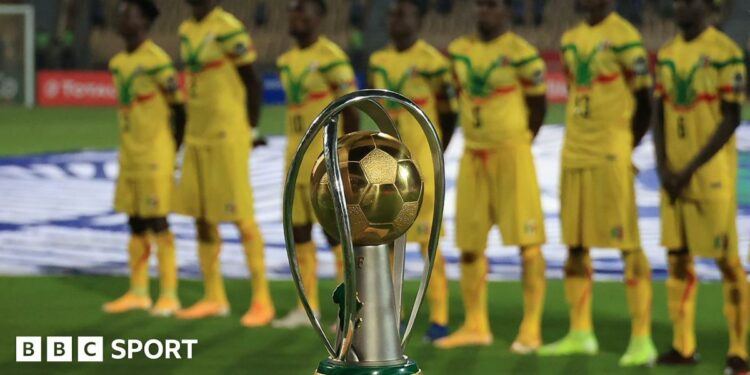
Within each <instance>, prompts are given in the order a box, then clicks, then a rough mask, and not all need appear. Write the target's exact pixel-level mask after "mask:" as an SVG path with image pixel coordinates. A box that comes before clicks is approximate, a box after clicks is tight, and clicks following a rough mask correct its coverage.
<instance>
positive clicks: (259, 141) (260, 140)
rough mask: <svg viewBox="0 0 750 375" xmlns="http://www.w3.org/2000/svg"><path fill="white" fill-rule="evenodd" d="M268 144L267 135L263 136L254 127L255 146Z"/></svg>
mask: <svg viewBox="0 0 750 375" xmlns="http://www.w3.org/2000/svg"><path fill="white" fill-rule="evenodd" d="M266 145H268V140H267V139H266V137H264V136H262V135H261V134H260V132H258V130H257V129H255V128H253V148H255V147H258V146H266Z"/></svg>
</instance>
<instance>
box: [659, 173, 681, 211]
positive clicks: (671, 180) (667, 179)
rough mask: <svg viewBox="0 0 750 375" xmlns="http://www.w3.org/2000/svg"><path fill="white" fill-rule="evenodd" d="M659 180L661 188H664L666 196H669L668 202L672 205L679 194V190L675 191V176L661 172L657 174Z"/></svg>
mask: <svg viewBox="0 0 750 375" xmlns="http://www.w3.org/2000/svg"><path fill="white" fill-rule="evenodd" d="M659 180H661V186H662V188H664V191H665V192H666V193H667V196H669V202H670V203H672V204H674V202H675V201H676V200H677V198H678V197H679V193H680V191H679V189H677V175H675V174H674V173H672V171H669V170H662V171H660V172H659Z"/></svg>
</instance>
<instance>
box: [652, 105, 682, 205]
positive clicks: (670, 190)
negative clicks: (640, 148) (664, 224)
mask: <svg viewBox="0 0 750 375" xmlns="http://www.w3.org/2000/svg"><path fill="white" fill-rule="evenodd" d="M651 132H652V133H653V138H654V151H655V153H656V170H657V172H658V173H659V181H660V182H661V185H662V188H664V191H666V192H667V194H668V195H669V197H670V199H671V200H672V201H673V202H674V200H675V199H676V198H677V192H676V191H675V190H674V174H673V173H672V171H671V170H670V169H669V165H668V163H667V145H666V142H665V137H664V102H663V101H662V99H661V98H660V97H657V98H656V99H655V100H654V111H653V115H652V116H651Z"/></svg>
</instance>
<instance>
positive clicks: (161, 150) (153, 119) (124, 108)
mask: <svg viewBox="0 0 750 375" xmlns="http://www.w3.org/2000/svg"><path fill="white" fill-rule="evenodd" d="M109 70H110V71H111V72H112V76H113V78H114V83H115V87H116V88H117V99H118V101H119V108H118V111H117V113H118V118H119V123H120V156H119V158H120V174H121V175H130V176H133V175H142V174H159V173H164V174H166V173H172V169H173V164H174V154H175V144H174V138H173V136H172V130H171V124H170V110H169V104H170V103H176V102H179V101H181V100H182V99H181V97H180V91H179V87H178V84H177V75H176V71H175V69H174V66H173V65H172V61H171V59H170V58H169V56H168V55H167V54H166V53H165V52H164V51H163V50H162V49H161V48H159V46H157V45H156V44H154V43H153V42H152V41H150V40H147V41H145V42H143V44H141V45H140V46H139V47H138V48H137V49H136V50H135V51H133V52H132V53H128V52H125V51H123V52H120V53H118V54H117V55H115V56H114V57H113V58H112V60H110V62H109Z"/></svg>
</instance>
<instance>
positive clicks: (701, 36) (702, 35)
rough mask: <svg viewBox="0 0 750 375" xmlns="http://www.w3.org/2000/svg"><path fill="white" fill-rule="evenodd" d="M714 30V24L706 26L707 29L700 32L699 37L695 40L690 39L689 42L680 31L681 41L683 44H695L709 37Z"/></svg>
mask: <svg viewBox="0 0 750 375" xmlns="http://www.w3.org/2000/svg"><path fill="white" fill-rule="evenodd" d="M714 31H716V28H714V27H713V26H708V27H706V29H705V30H703V32H702V33H700V34H699V35H698V36H697V37H695V38H693V40H691V41H689V42H688V41H687V40H685V37H684V36H682V33H680V34H679V35H680V41H681V42H682V43H683V44H693V43H698V42H700V41H701V40H703V39H705V38H707V37H708V36H709V35H711V34H713V32H714Z"/></svg>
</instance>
